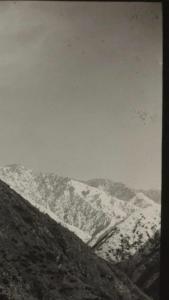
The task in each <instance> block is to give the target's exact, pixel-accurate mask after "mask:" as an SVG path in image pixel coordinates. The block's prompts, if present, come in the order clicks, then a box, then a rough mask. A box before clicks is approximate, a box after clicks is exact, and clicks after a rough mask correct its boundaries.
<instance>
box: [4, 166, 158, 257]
mask: <svg viewBox="0 0 169 300" xmlns="http://www.w3.org/2000/svg"><path fill="white" fill-rule="evenodd" d="M0 179H1V180H3V181H4V182H6V183H7V184H9V186H10V187H11V188H12V189H14V190H15V191H16V192H17V193H18V194H20V195H21V196H23V197H24V198H25V199H27V200H28V201H29V202H30V203H31V204H32V205H34V206H35V207H37V208H38V209H39V210H40V211H42V212H45V213H47V214H48V215H49V216H50V217H51V218H53V219H54V220H55V221H57V222H58V223H60V224H61V225H63V226H64V227H66V228H68V229H69V230H70V231H73V232H74V233H75V234H76V235H77V236H78V237H80V238H81V239H82V240H83V241H84V242H86V243H88V245H90V246H91V247H94V249H95V251H96V253H97V254H98V255H99V256H101V257H103V258H105V259H107V260H110V261H113V262H119V261H122V260H125V259H127V258H128V257H130V256H132V255H133V254H135V253H136V251H138V249H139V248H140V247H141V246H142V245H143V244H144V243H145V242H146V241H147V240H148V239H149V238H151V236H152V235H153V234H154V232H155V231H156V230H157V229H158V228H159V227H160V205H158V204H155V203H154V201H152V200H151V199H149V198H148V197H147V196H146V195H145V194H144V193H137V194H134V196H133V197H131V198H130V199H128V201H124V200H119V199H118V198H117V197H115V196H111V195H110V194H108V193H107V192H105V191H104V190H103V189H100V188H96V187H93V186H90V185H88V184H86V183H84V182H80V181H77V180H74V179H70V178H68V177H60V176H58V175H56V174H53V173H52V174H50V173H49V174H42V173H36V172H33V171H32V170H30V169H27V168H25V167H23V166H20V165H9V166H6V167H2V168H0ZM124 190H125V188H124ZM128 197H129V194H128Z"/></svg>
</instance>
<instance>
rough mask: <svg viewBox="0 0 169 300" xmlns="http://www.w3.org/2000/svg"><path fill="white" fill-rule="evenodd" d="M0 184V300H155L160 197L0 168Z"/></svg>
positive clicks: (153, 192) (116, 185) (154, 193)
mask: <svg viewBox="0 0 169 300" xmlns="http://www.w3.org/2000/svg"><path fill="white" fill-rule="evenodd" d="M0 179H1V182H0V192H1V194H0V201H1V210H0V216H1V226H0V240H1V254H3V255H2V257H1V260H0V264H1V267H2V270H3V272H2V273H1V277H0V293H1V295H2V296H1V298H0V299H14V300H16V299H17V300H19V299H24V300H26V299H45V300H47V299H49V300H50V299H51V300H52V299H58V300H59V299H60V300H64V299H65V300H67V299H72V300H76V299H77V300H80V299H82V300H83V299H84V300H85V299H86V300H92V299H93V300H101V299H103V300H104V299H105V300H106V299H112V300H120V299H124V300H128V299H130V300H132V299H133V300H134V299H135V300H136V299H138V300H142V299H153V300H158V299H159V277H160V274H159V269H160V262H159V255H160V220H161V206H160V192H159V191H158V190H150V191H143V190H134V189H130V188H128V187H127V186H125V185H124V184H122V183H114V182H112V181H111V180H106V179H92V180H88V181H87V182H84V181H80V180H75V179H71V178H68V177H61V176H58V175H56V174H53V173H51V174H50V173H49V174H48V173H45V174H44V173H37V172H34V171H32V170H30V169H27V168H25V167H24V166H21V165H9V166H5V167H1V168H0ZM5 236H7V237H8V238H5ZM14 240H15V241H14ZM14 245H15V246H14ZM28 252H30V253H28ZM49 252H50V254H49V256H48V254H47V253H49ZM20 255H21V257H22V261H23V264H22V266H21V265H19V263H18V262H17V256H20ZM31 257H33V261H32V260H31V259H32V258H31ZM57 257H62V259H61V261H62V263H61V265H62V266H63V269H64V271H63V272H62V271H61V270H60V269H59V266H60V260H59V258H58V261H57ZM5 262H6V263H5ZM26 265H27V268H28V269H31V272H30V273H29V272H28V273H29V274H27V272H26ZM42 266H43V268H44V269H45V268H48V269H49V270H48V272H47V273H44V269H43V270H42ZM61 269H62V268H61ZM41 272H42V273H41ZM60 272H61V273H60ZM83 272H84V274H83ZM40 273H41V274H43V276H42V277H43V278H41V276H40ZM63 273H64V276H63ZM45 274H46V275H45ZM61 274H62V275H61ZM65 278H66V279H65ZM129 278H130V279H129ZM4 282H8V283H7V284H5V283H4ZM35 282H38V283H37V285H36V284H35V285H36V287H34V283H35ZM65 282H66V283H65ZM9 283H10V284H9ZM64 284H65V288H64ZM12 287H13V292H12V290H11V289H12ZM11 293H12V294H11ZM2 297H4V298H2ZM5 297H6V298H5ZM10 297H13V298H10ZM19 297H20V298H19Z"/></svg>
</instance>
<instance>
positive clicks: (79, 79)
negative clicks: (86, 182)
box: [0, 1, 162, 188]
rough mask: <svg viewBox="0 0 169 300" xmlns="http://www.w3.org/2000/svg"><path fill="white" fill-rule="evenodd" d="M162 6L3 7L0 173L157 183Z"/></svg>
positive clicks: (0, 30) (134, 184) (36, 4)
mask: <svg viewBox="0 0 169 300" xmlns="http://www.w3.org/2000/svg"><path fill="white" fill-rule="evenodd" d="M161 111H162V16H161V5H160V3H144V2H142V3H134V2H133V3H113V2H112V3H102V2H98V3H97V2H93V3H87V2H86V3H85V2H63V3H62V2H40V1H38V2H24V1H23V2H20V1H18V2H16V3H15V2H0V145H1V147H0V165H1V166H4V165H6V164H11V163H20V164H23V165H25V166H27V167H30V168H32V169H34V170H41V171H46V172H50V171H52V172H56V173H57V174H59V175H64V176H71V177H73V178H78V179H90V178H95V177H103V178H110V179H112V180H114V181H122V182H124V183H126V184H128V185H129V186H131V187H139V188H159V187H160V184H161V127H162V126H161V122H162V120H161V114H162V112H161Z"/></svg>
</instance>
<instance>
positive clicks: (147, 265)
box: [119, 231, 160, 300]
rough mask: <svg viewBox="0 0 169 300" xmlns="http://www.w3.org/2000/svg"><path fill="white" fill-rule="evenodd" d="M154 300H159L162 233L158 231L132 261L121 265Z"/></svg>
mask: <svg viewBox="0 0 169 300" xmlns="http://www.w3.org/2000/svg"><path fill="white" fill-rule="evenodd" d="M119 266H120V267H121V268H122V270H124V271H125V272H126V273H127V274H128V275H129V278H131V279H132V280H133V282H134V283H136V284H137V285H138V286H139V287H140V288H141V289H143V290H144V291H145V292H146V293H147V294H148V295H150V296H151V297H152V298H153V299H154V300H158V299H159V285H160V233H159V231H157V232H156V233H155V235H154V237H152V238H151V239H150V240H149V241H148V242H147V243H146V244H145V245H144V246H143V247H142V248H140V250H139V251H138V252H137V253H136V254H135V255H134V256H133V257H132V258H130V260H128V261H126V262H125V263H121V264H120V265H119Z"/></svg>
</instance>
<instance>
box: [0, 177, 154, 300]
mask: <svg viewBox="0 0 169 300" xmlns="http://www.w3.org/2000/svg"><path fill="white" fill-rule="evenodd" d="M0 299H1V300H35V299H42V300H67V299H70V300H71V299H72V300H146V299H147V300H148V299H149V298H148V297H147V296H146V295H144V294H143V293H142V292H141V291H140V290H139V289H138V288H137V287H136V286H135V285H134V284H133V283H131V281H130V280H129V279H128V278H127V277H126V275H124V274H123V273H122V272H121V271H119V270H118V269H117V268H116V267H112V266H111V265H110V264H108V263H107V262H105V261H104V260H102V259H100V258H98V257H97V256H96V255H95V254H94V253H93V252H92V250H91V249H90V248H89V247H88V246H87V245H85V244H84V243H83V242H82V241H81V240H80V239H79V238H78V237H76V236H75V235H74V234H73V233H71V232H69V231H68V230H67V229H65V228H63V227H62V226H61V225H58V224H57V223H56V222H55V221H53V220H51V219H50V218H49V217H48V216H47V215H44V214H42V213H40V212H39V211H38V210H37V209H36V208H34V207H33V206H31V205H30V204H29V203H28V202H27V201H26V200H24V199H23V198H22V197H21V196H20V195H18V194H17V193H16V192H14V191H13V190H11V189H10V188H9V186H8V185H6V184H5V183H3V182H2V181H0Z"/></svg>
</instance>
